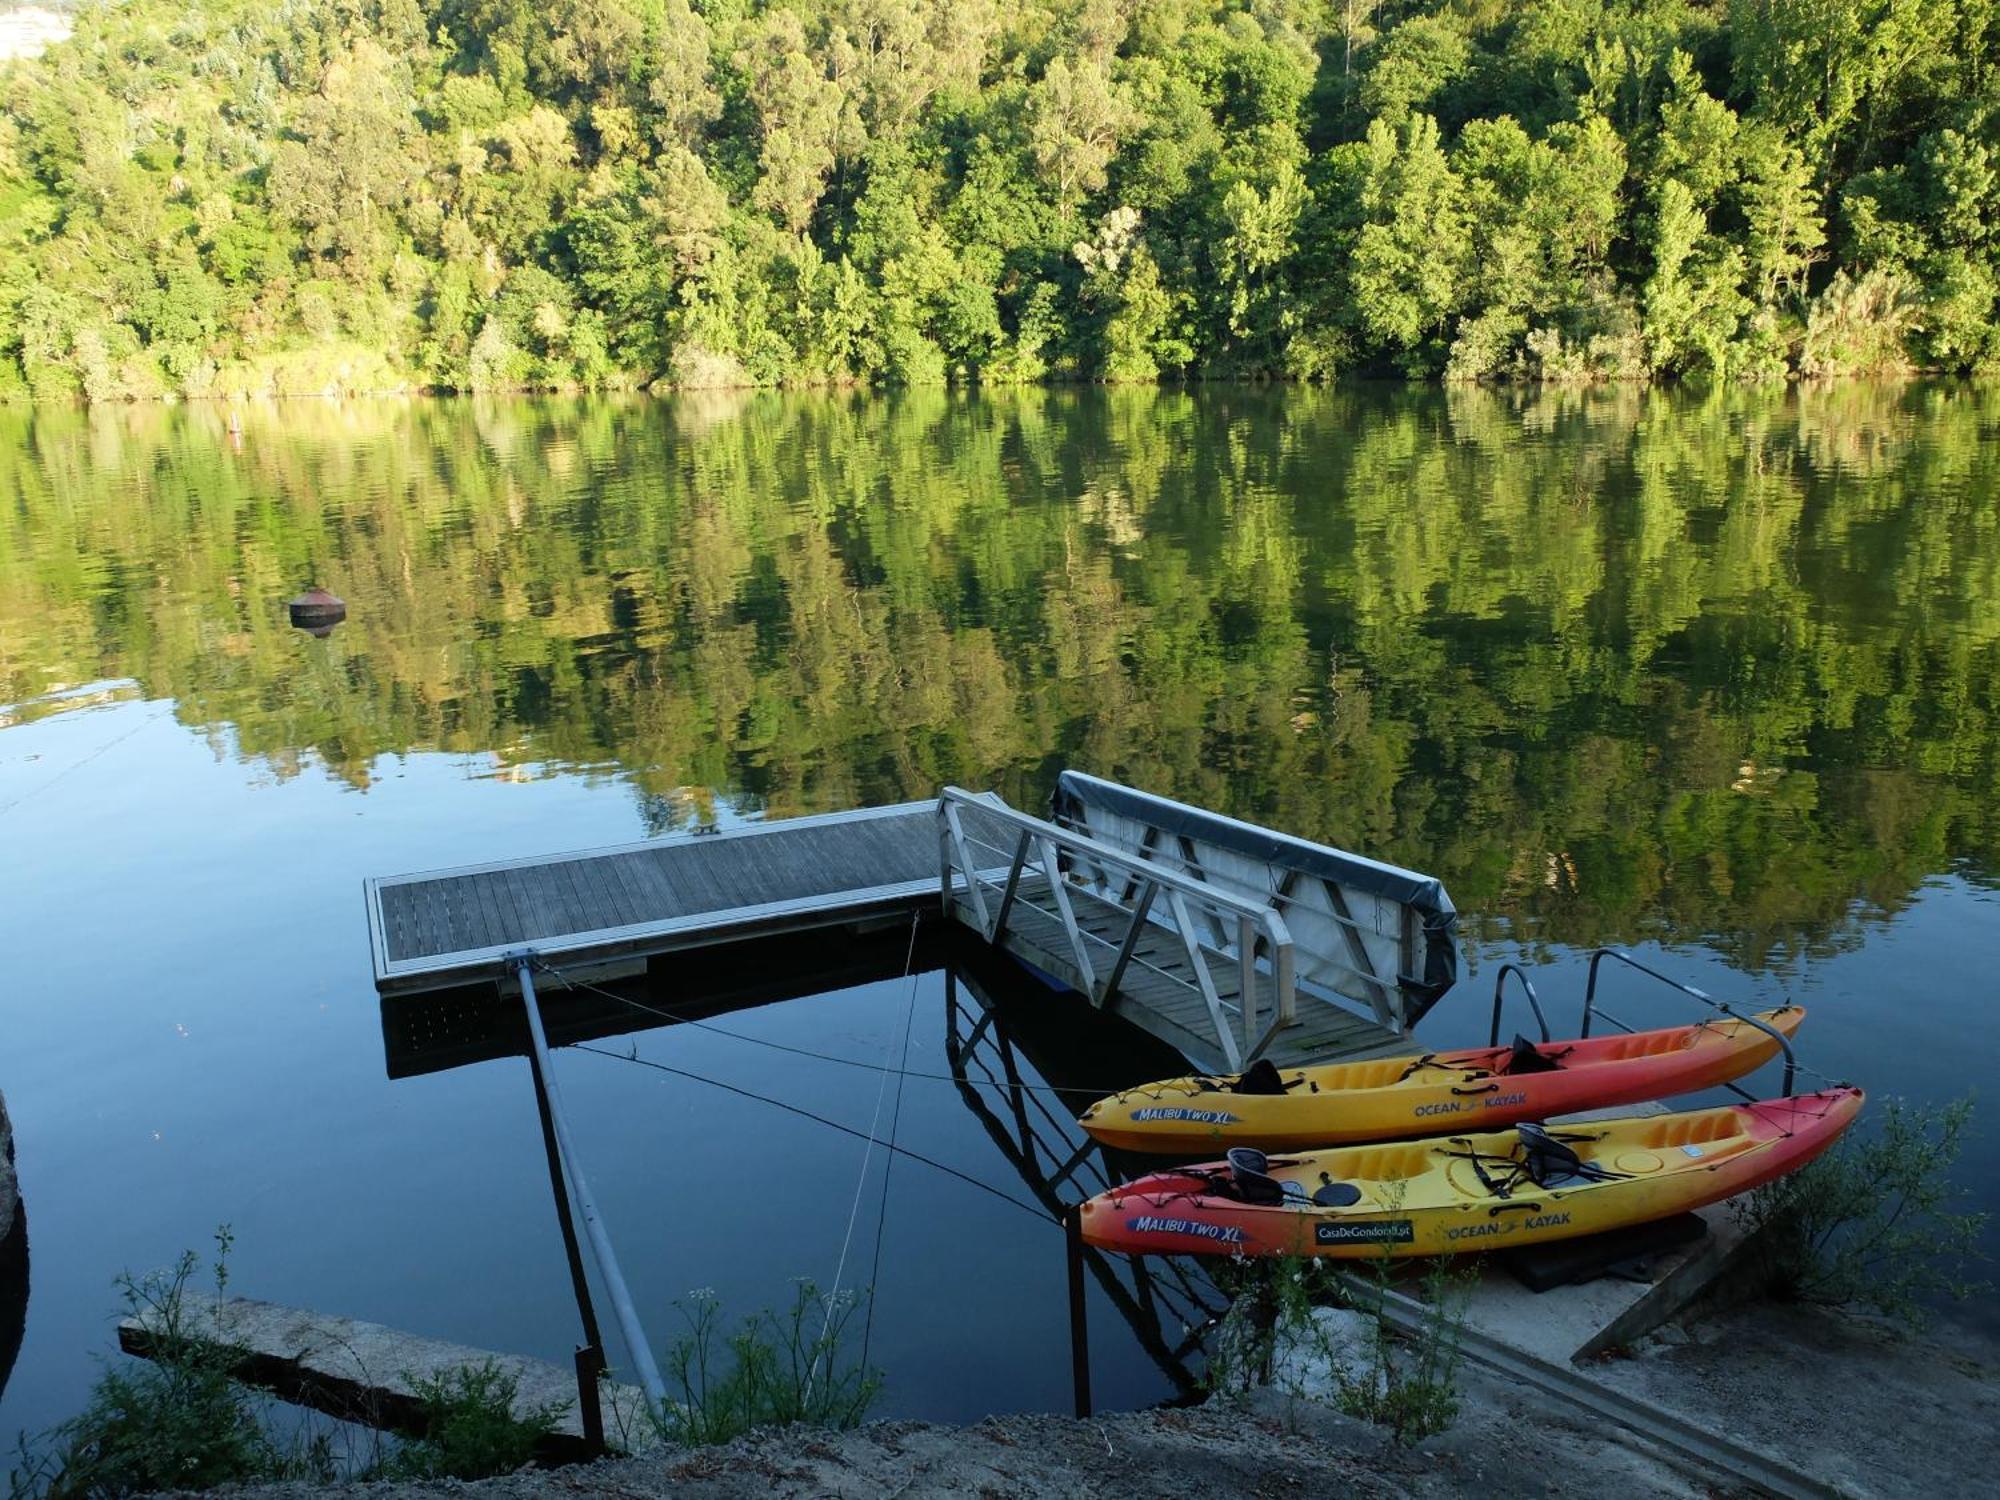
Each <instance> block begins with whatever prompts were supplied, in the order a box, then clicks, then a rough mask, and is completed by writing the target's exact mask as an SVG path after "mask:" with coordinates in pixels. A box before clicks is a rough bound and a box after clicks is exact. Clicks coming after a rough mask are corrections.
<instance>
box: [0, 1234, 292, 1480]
mask: <svg viewBox="0 0 2000 1500" xmlns="http://www.w3.org/2000/svg"><path fill="white" fill-rule="evenodd" d="M216 1244H217V1246H218V1252H219V1253H218V1254H217V1257H216V1261H215V1286H216V1292H217V1295H218V1296H220V1294H221V1292H222V1290H223V1288H224V1287H225V1286H226V1285H227V1282H228V1256H229V1247H230V1235H229V1231H228V1230H227V1229H226V1228H224V1229H221V1230H218V1231H217V1233H216ZM195 1268H196V1259H195V1254H194V1252H193V1251H192V1250H190V1251H187V1252H186V1253H185V1254H183V1255H182V1256H181V1258H180V1259H179V1260H178V1261H176V1262H175V1263H174V1266H173V1269H172V1270H170V1271H167V1272H164V1273H155V1274H152V1275H148V1276H142V1277H135V1276H132V1275H130V1274H127V1275H124V1276H121V1277H120V1278H119V1280H118V1286H119V1290H120V1292H121V1293H122V1294H123V1298H124V1302H125V1310H126V1312H127V1314H128V1315H130V1316H133V1317H144V1318H145V1319H146V1321H147V1322H148V1324H149V1325H150V1326H151V1328H152V1330H153V1338H154V1343H155V1346H156V1350H157V1352H156V1355H155V1358H154V1359H153V1360H152V1361H151V1362H150V1363H143V1364H138V1365H135V1366H132V1367H129V1368H128V1367H125V1366H122V1365H121V1366H118V1367H112V1368H107V1369H106V1370H105V1371H104V1372H103V1373H102V1374H101V1375H99V1376H98V1378H97V1383H96V1385H95V1386H93V1387H92V1389H91V1394H90V1404H89V1405H88V1406H86V1407H85V1408H84V1409H83V1411H81V1412H80V1413H78V1414H77V1415H76V1416H74V1417H72V1418H71V1419H70V1420H69V1421H67V1422H64V1423H63V1424H62V1425H61V1426H59V1427H57V1428H55V1429H54V1430H53V1431H52V1432H50V1433H49V1434H48V1435H47V1437H46V1439H45V1446H44V1447H43V1448H42V1450H41V1451H40V1452H39V1453H37V1452H34V1451H31V1448H30V1445H29V1444H28V1442H27V1440H26V1439H25V1438H24V1439H23V1440H22V1444H21V1455H20V1461H19V1463H18V1465H17V1467H16V1468H15V1469H14V1471H13V1473H12V1475H11V1476H10V1478H9V1483H8V1492H9V1495H10V1496H11V1497H12V1500H25V1497H30V1496H43V1497H46V1500H84V1497H90V1500H98V1497H118V1496H124V1495H141V1494H148V1493H151V1492H152V1491H155V1490H164V1489H193V1490H199V1489H210V1488H213V1487H214V1486H216V1485H220V1484H229V1483H237V1482H243V1481H248V1480H255V1479H273V1478H282V1477H290V1476H298V1477H325V1476H322V1475H319V1474H317V1473H316V1470H317V1469H318V1467H319V1465H318V1464H316V1463H315V1462H314V1460H315V1459H316V1458H319V1457H320V1456H321V1454H320V1451H319V1450H312V1451H309V1452H308V1453H306V1454H304V1455H301V1456H298V1457H293V1456H289V1455H287V1454H285V1453H284V1452H282V1451H281V1450H280V1449H279V1448H278V1446H277V1445H276V1444H275V1443H274V1442H273V1441H272V1440H271V1438H270V1437H269V1436H268V1434H266V1432H265V1431H264V1428H263V1426H262V1424H261V1423H260V1422H259V1421H258V1414H257V1409H256V1401H255V1398H254V1397H253V1396H252V1395H251V1394H250V1392H249V1391H247V1390H245V1389H244V1387H243V1386H241V1385H239V1384H238V1383H237V1382H236V1381H234V1380H232V1379H231V1378H230V1376H229V1365H230V1355H229V1353H228V1351H227V1350H226V1349H224V1348H222V1347H220V1346H219V1345H218V1344H216V1343H215V1342H214V1341H213V1338H212V1335H213V1334H214V1333H215V1331H216V1330H213V1329H210V1328H206V1327H204V1326H202V1324H201V1320H200V1319H199V1318H198V1317H196V1316H195V1315H194V1314H193V1313H192V1312H191V1311H190V1310H189V1308H188V1306H187V1300H186V1293H187V1287H188V1283H189V1281H190V1280H191V1279H192V1278H193V1276H194V1273H195Z"/></svg>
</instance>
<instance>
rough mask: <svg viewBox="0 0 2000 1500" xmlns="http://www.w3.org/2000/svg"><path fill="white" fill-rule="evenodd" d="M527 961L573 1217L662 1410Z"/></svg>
mask: <svg viewBox="0 0 2000 1500" xmlns="http://www.w3.org/2000/svg"><path fill="white" fill-rule="evenodd" d="M530 958H531V955H518V954H517V955H514V960H515V964H516V969H515V973H517V974H518V975H519V976H520V980H521V1000H522V1004H523V1007H524V1008H525V1009H526V1011H527V1013H528V1039H529V1040H530V1041H531V1042H533V1043H534V1048H535V1063H536V1070H535V1071H536V1076H537V1077H538V1078H539V1079H540V1081H541V1085H542V1093H543V1095H544V1096H545V1097H546V1098H547V1099H548V1102H549V1118H550V1120H551V1121H552V1122H553V1123H554V1125H555V1132H556V1145H557V1148H558V1151H559V1154H560V1155H561V1158H562V1168H563V1175H564V1176H565V1177H566V1178H568V1180H569V1190H570V1193H571V1194H572V1195H573V1196H574V1197H575V1199H576V1207H577V1213H578V1214H579V1216H580V1217H581V1218H582V1219H583V1232H584V1234H585V1235H586V1236H587V1237H588V1238H589V1240H590V1254H591V1258H592V1259H593V1260H595V1261H596V1262H597V1274H598V1275H599V1276H601V1277H603V1278H604V1288H605V1290H606V1291H607V1292H609V1293H610V1294H611V1311H612V1313H613V1314H614V1315H615V1316H616V1317H617V1319H618V1328H619V1331H620V1332H621V1333H623V1334H624V1335H625V1347H626V1349H627V1350H628V1351H629V1352H630V1354H631V1356H632V1366H633V1369H634V1370H635V1371H636V1372H637V1374H638V1376H639V1384H640V1386H641V1387H642V1388H643V1389H644V1390H645V1392H646V1399H647V1400H648V1401H651V1402H652V1403H653V1404H654V1405H655V1406H656V1407H663V1406H664V1405H665V1404H666V1400H667V1387H666V1383H665V1382H664V1381H662V1380H661V1379H660V1369H659V1366H658V1365H656V1364H654V1363H653V1351H652V1348H651V1347H650V1346H649V1345H648V1344H647V1343H646V1332H645V1330H644V1329H643V1328H641V1327H640V1326H639V1313H638V1309H636V1308H635V1307H634V1306H633V1305H632V1292H631V1290H630V1288H628V1287H627V1286H626V1285H625V1273H624V1272H623V1271H621V1270H619V1269H618V1256H617V1253H616V1252H615V1251H613V1250H612V1248H611V1236H610V1235H609V1234H607V1233H606V1232H605V1228H604V1216H603V1215H602V1214H600V1213H599V1212H598V1211H597V1200H596V1199H595V1198H593V1197H592V1196H591V1193H590V1184H589V1183H588V1182H587V1181H585V1180H584V1175H583V1170H582V1168H581V1167H579V1166H578V1165H577V1159H576V1146H575V1143H574V1142H572V1141H571V1139H570V1133H569V1118H568V1117H567V1116H566V1115H564V1114H563V1107H562V1095H561V1094H560V1093H558V1092H557V1090H556V1078H555V1068H554V1067H553V1065H552V1064H551V1063H550V1060H549V1039H548V1036H547V1034H546V1033H544V1032H543V1030H542V1003H541V1001H540V1000H539V999H537V998H536V995H535V978H534V975H533V974H532V973H530V972H529V964H530Z"/></svg>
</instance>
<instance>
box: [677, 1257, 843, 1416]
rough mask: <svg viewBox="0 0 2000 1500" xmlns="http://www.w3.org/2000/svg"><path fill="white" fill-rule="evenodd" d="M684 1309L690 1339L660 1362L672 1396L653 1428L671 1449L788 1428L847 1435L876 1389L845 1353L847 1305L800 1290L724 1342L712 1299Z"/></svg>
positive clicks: (808, 1288)
mask: <svg viewBox="0 0 2000 1500" xmlns="http://www.w3.org/2000/svg"><path fill="white" fill-rule="evenodd" d="M689 1301H690V1303H691V1306H690V1305H683V1306H682V1307H681V1315H682V1316H683V1317H684V1318H685V1319H686V1320H687V1324H688V1331H687V1333H686V1334H685V1335H683V1336H682V1337H681V1338H680V1339H678V1340H676V1341H675V1343H674V1345H673V1346H672V1348H670V1349H669V1350H668V1351H667V1356H666V1359H665V1361H664V1366H665V1375H666V1379H667V1383H668V1386H669V1388H670V1390H671V1391H672V1392H673V1394H672V1395H671V1396H670V1398H669V1400H668V1401H667V1403H666V1405H665V1407H664V1408H663V1409H662V1410H661V1411H660V1412H659V1413H658V1416H657V1418H656V1420H657V1423H658V1426H659V1430H660V1434H661V1436H662V1437H664V1438H666V1439H667V1440H668V1441H669V1442H673V1443H679V1444H682V1445H685V1446H687V1447H690V1448H699V1447H706V1446H709V1445H711V1444H715V1443H726V1442H729V1441H730V1440H731V1439H733V1438H736V1437H739V1436H741V1435H742V1434H744V1433H746V1432H749V1431H752V1430H753V1429H756V1428H759V1427H782V1426H787V1425H790V1424H791V1423H794V1422H798V1423H804V1424H807V1425H809V1426H815V1427H853V1426H855V1425H857V1424H858V1423H859V1422H860V1421H861V1419H862V1417H863V1416H864V1415H866V1413H867V1411H868V1408H869V1406H870V1405H871V1404H872V1403H873V1401H874V1399H875V1396H876V1393H877V1392H878V1391H879V1390H880V1389H881V1379H880V1377H879V1375H878V1374H877V1373H876V1372H874V1371H871V1370H867V1369H864V1368H863V1367H862V1366H861V1365H859V1364H858V1363H855V1362H853V1361H851V1360H850V1359H849V1358H848V1357H847V1355H846V1352H845V1347H844V1346H845V1343H846V1331H847V1326H848V1323H849V1321H850V1320H851V1319H852V1317H853V1315H854V1312H855V1310H856V1308H857V1306H858V1303H857V1301H856V1300H855V1299H854V1298H852V1297H851V1296H846V1295H840V1294H836V1295H835V1296H834V1297H832V1298H831V1299H829V1298H827V1297H822V1296H821V1295H820V1292H819V1289H818V1288H817V1287H815V1286H814V1285H813V1284H812V1283H811V1282H810V1281H801V1282H799V1283H798V1284H797V1286H796V1289H795V1293H794V1296H793V1298H792V1305H791V1307H790V1309H789V1310H788V1311H787V1312H786V1313H784V1314H782V1315H780V1314H775V1313H772V1312H771V1311H769V1310H768V1309H766V1310H764V1311H761V1312H758V1313H757V1314H756V1315H754V1316H753V1317H751V1318H750V1319H748V1320H747V1321H746V1322H745V1323H744V1324H743V1325H742V1327H740V1328H738V1329H737V1330H736V1332H734V1333H732V1334H729V1335H727V1336H726V1337H725V1336H724V1334H723V1332H722V1315H721V1309H720V1307H719V1306H718V1305H717V1302H716V1299H715V1294H714V1293H713V1292H707V1291H703V1292H697V1293H695V1294H693V1296H692V1297H691V1298H690V1299H689Z"/></svg>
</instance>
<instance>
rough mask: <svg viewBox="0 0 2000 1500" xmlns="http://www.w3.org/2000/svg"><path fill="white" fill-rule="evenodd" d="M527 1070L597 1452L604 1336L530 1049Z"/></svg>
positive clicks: (582, 1406) (584, 1404) (580, 1399)
mask: <svg viewBox="0 0 2000 1500" xmlns="http://www.w3.org/2000/svg"><path fill="white" fill-rule="evenodd" d="M528 1071H529V1072H530V1073H531V1074H533V1075H534V1080H535V1112H536V1113H537V1114H538V1115H540V1116H541V1120H542V1152H543V1154H544V1155H545V1156H546V1157H547V1158H548V1163H549V1187H550V1189H551V1190H552V1191H553V1192H554V1195H555V1200H556V1223H557V1224H559V1225H560V1226H561V1227H562V1242H563V1257H564V1258H565V1259H566V1260H567V1261H568V1262H569V1283H570V1289H571V1290H572V1291H573V1292H575V1294H576V1311H577V1316H578V1317H579V1318H581V1319H582V1320H583V1337H584V1346H583V1347H582V1348H581V1349H579V1350H577V1351H576V1400H577V1411H578V1412H579V1414H581V1416H582V1418H583V1437H584V1442H585V1443H586V1444H588V1445H590V1446H591V1447H592V1448H594V1449H596V1450H597V1451H600V1452H601V1451H602V1450H603V1446H604V1413H603V1410H602V1408H601V1407H600V1405H599V1393H598V1388H597V1377H598V1375H599V1373H600V1372H601V1371H602V1370H603V1368H604V1335H603V1333H602V1332H600V1331H599V1329H598V1326H597V1309H596V1307H594V1306H593V1305H592V1304H591V1300H590V1278H589V1277H588V1276H586V1275H585V1274H584V1271H583V1248H582V1247H581V1246H580V1245H578V1244H577V1240H576V1219H575V1217H574V1216H573V1215H572V1214H571V1213H570V1208H569V1189H568V1188H567V1187H565V1186H564V1185H563V1170H562V1152H561V1151H560V1150H559V1149H558V1147H557V1146H556V1127H555V1117H554V1116H553V1115H551V1114H550V1113H549V1096H548V1091H547V1090H546V1089H545V1088H544V1087H543V1080H542V1062H541V1059H540V1058H539V1057H537V1056H536V1055H535V1051H534V1049H533V1048H532V1047H530V1048H529V1049H528Z"/></svg>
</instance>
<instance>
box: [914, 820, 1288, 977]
mask: <svg viewBox="0 0 2000 1500" xmlns="http://www.w3.org/2000/svg"><path fill="white" fill-rule="evenodd" d="M938 803H939V806H940V807H943V806H944V805H945V804H947V803H950V804H954V805H956V806H959V807H970V808H972V809H974V810H975V811H976V812H978V814H979V815H980V816H981V817H985V818H992V819H994V820H995V821H996V822H1001V823H1007V824H1011V825H1012V826H1013V827H1015V828H1020V829H1024V830H1026V831H1028V832H1030V833H1033V834H1035V835H1037V836H1039V837H1042V838H1046V839H1051V840H1053V841H1054V842H1055V843H1056V844H1057V845H1058V846H1060V847H1061V848H1064V849H1067V850H1071V851H1073V852H1075V853H1078V854H1087V855H1089V856H1090V857H1091V858H1092V859H1094V860H1097V861H1099V862H1101V863H1104V864H1113V865H1116V866H1118V867H1119V868H1120V869H1122V870H1124V871H1125V872H1126V873H1128V874H1133V875H1138V876H1140V877H1141V878H1143V879H1146V880H1151V881H1155V882H1157V883H1158V884H1159V885H1160V886H1162V887H1164V888H1165V889H1167V890H1175V891H1179V892H1180V893H1181V894H1182V895H1184V896H1192V897H1194V898H1195V899H1197V900H1200V901H1206V902H1208V903H1209V904H1210V905H1211V906H1214V907H1217V908H1219V909H1221V910H1223V911H1227V912H1230V913H1232V914H1233V915H1235V916H1239V917H1249V918H1250V919H1251V920H1252V921H1255V922H1257V923H1258V924H1259V925H1260V926H1262V927H1263V928H1264V934H1265V936H1266V937H1268V938H1270V940H1271V941H1272V942H1273V943H1283V944H1285V945H1287V946H1290V944H1291V941H1292V931H1291V929H1290V928H1289V927H1287V926H1286V925H1285V919H1284V918H1283V917H1282V916H1280V915H1279V914H1278V912H1277V911H1276V910H1275V909H1274V908H1272V907H1270V906H1266V905H1265V904H1264V903H1263V902H1261V901H1253V900H1251V899H1250V898H1249V897H1247V896H1239V895H1237V894H1236V893H1235V892H1234V891H1230V890H1225V889H1223V888H1222V887H1221V886H1218V885H1210V884H1209V883H1208V882H1207V881H1205V880H1197V879H1196V878H1195V877H1194V876H1192V875H1188V874H1185V873H1183V872H1182V871H1179V870H1175V869H1171V868H1169V867H1168V866H1166V865H1163V864H1159V863H1157V862H1155V861H1153V860H1150V859H1147V858H1146V857H1145V856H1144V855H1140V854H1134V853H1131V852H1130V851H1128V850H1125V849H1120V848H1119V847H1118V846H1117V845H1116V844H1107V843H1103V842H1102V841H1100V840H1098V839H1094V838H1092V837H1090V835H1088V834H1084V833H1078V832H1076V831H1075V830H1074V829H1070V828H1065V827H1063V826H1062V824H1060V823H1051V822H1049V821H1048V820H1047V819H1046V818H1037V817H1035V816H1034V815H1033V814H1031V813H1024V812H1020V811H1018V810H1017V809H1015V808H1011V807H1008V806H1006V805H1005V804H1004V803H998V802H989V801H988V800H987V799H986V798H984V797H982V796H980V795H978V794H977V793H975V792H968V791H966V790H964V789H963V788H962V787H955V786H948V787H946V788H945V789H944V790H943V791H942V792H940V793H939V794H938ZM968 873H969V872H968Z"/></svg>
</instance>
